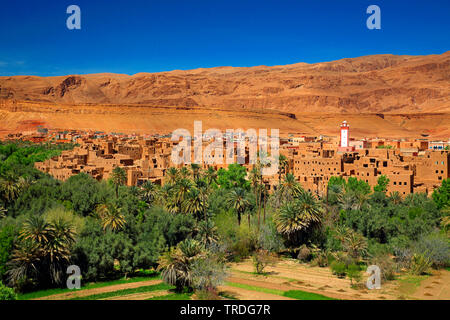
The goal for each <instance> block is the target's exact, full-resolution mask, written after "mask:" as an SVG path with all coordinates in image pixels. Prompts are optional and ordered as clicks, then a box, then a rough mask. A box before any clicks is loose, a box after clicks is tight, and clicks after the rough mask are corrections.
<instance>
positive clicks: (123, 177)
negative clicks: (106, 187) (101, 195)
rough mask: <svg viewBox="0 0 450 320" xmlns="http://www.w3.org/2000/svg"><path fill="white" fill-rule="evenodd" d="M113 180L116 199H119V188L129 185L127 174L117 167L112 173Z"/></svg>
mask: <svg viewBox="0 0 450 320" xmlns="http://www.w3.org/2000/svg"><path fill="white" fill-rule="evenodd" d="M111 180H112V182H113V184H114V186H115V189H116V198H118V197H119V187H120V186H123V185H124V184H126V183H127V173H126V171H125V170H124V169H122V168H121V167H115V168H114V169H113V171H112V173H111Z"/></svg>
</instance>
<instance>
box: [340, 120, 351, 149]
mask: <svg viewBox="0 0 450 320" xmlns="http://www.w3.org/2000/svg"><path fill="white" fill-rule="evenodd" d="M349 142H350V126H349V124H348V123H347V121H345V120H344V122H342V124H341V141H340V143H339V148H338V152H352V151H355V147H350V143H349Z"/></svg>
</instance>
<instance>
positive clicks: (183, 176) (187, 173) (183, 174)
mask: <svg viewBox="0 0 450 320" xmlns="http://www.w3.org/2000/svg"><path fill="white" fill-rule="evenodd" d="M179 174H180V178H181V179H188V178H189V177H190V176H191V173H190V171H189V169H188V168H186V167H182V168H181V169H180V172H179Z"/></svg>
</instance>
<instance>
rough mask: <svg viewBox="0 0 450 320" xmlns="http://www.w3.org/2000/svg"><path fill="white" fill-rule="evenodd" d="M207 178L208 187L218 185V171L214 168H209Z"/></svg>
mask: <svg viewBox="0 0 450 320" xmlns="http://www.w3.org/2000/svg"><path fill="white" fill-rule="evenodd" d="M205 176H206V182H207V183H208V186H211V185H212V184H213V183H217V171H216V170H215V169H214V168H213V167H211V166H208V170H206V173H205Z"/></svg>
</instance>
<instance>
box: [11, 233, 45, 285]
mask: <svg viewBox="0 0 450 320" xmlns="http://www.w3.org/2000/svg"><path fill="white" fill-rule="evenodd" d="M41 256H42V250H41V248H39V245H38V244H37V243H35V242H33V241H32V240H25V239H23V238H22V239H21V240H20V241H19V242H18V244H17V246H16V247H15V249H14V250H13V251H12V253H11V258H10V260H9V262H7V264H6V265H7V267H8V271H7V272H6V276H7V278H8V282H9V284H10V285H11V286H14V287H16V286H17V285H18V284H19V283H22V284H23V283H24V282H25V281H27V282H32V283H33V282H34V281H35V280H36V278H37V277H38V274H39V263H40V260H41Z"/></svg>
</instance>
